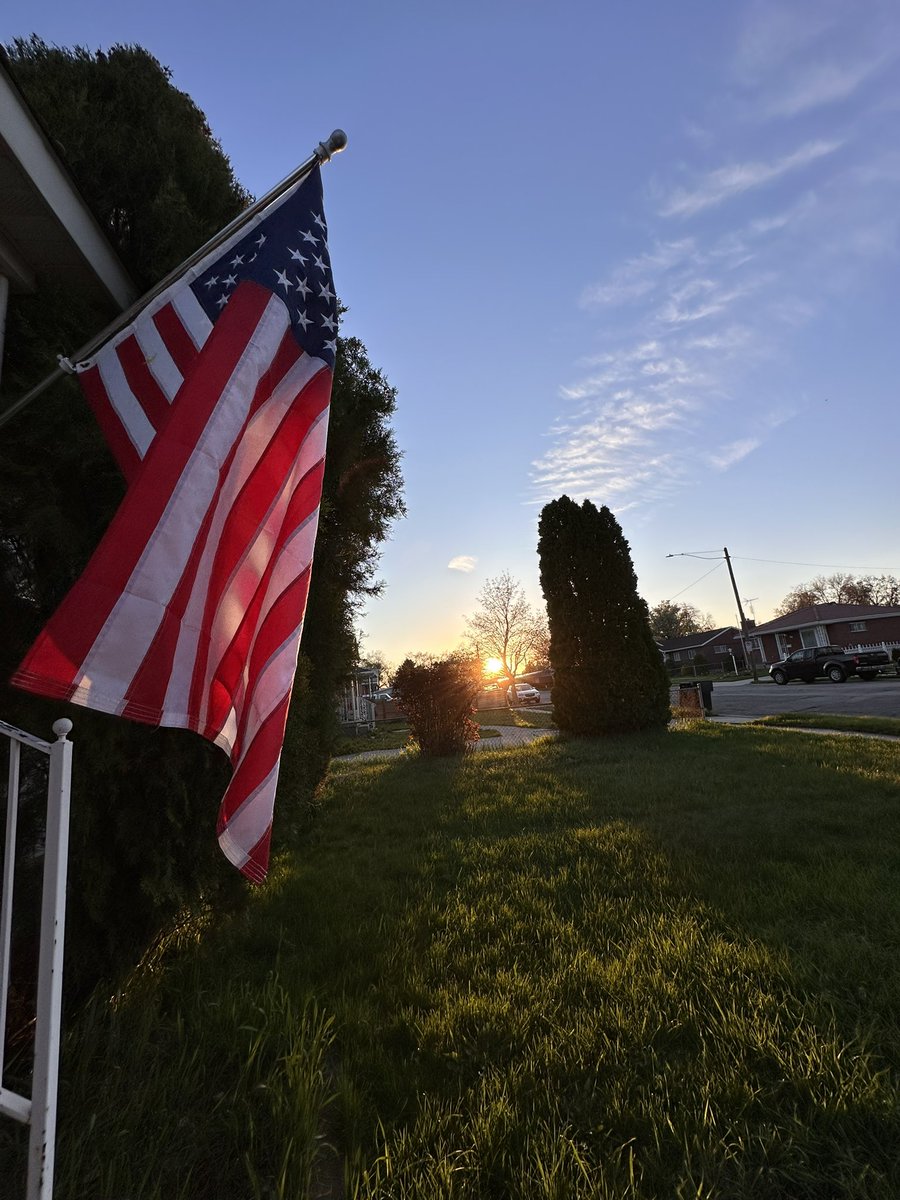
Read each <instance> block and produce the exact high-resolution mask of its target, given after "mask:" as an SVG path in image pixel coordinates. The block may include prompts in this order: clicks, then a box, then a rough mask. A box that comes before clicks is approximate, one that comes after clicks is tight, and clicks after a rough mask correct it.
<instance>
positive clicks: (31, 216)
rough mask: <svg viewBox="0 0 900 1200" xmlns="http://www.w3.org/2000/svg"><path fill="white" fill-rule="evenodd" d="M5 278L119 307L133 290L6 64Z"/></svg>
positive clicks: (1, 85) (1, 119)
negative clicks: (44, 283)
mask: <svg viewBox="0 0 900 1200" xmlns="http://www.w3.org/2000/svg"><path fill="white" fill-rule="evenodd" d="M0 272H2V273H3V274H6V275H7V276H8V278H9V280H10V284H11V285H12V288H13V290H15V291H25V292H30V291H34V290H35V288H36V286H37V282H36V281H37V280H39V279H40V278H41V277H42V276H43V277H47V278H50V279H53V280H54V281H57V282H69V283H71V284H72V285H73V287H81V288H85V287H87V289H88V290H89V291H90V292H93V293H96V292H97V291H100V292H102V293H105V295H106V296H108V297H109V298H111V299H112V300H113V301H114V302H115V303H116V305H118V307H119V308H121V309H124V308H127V307H128V306H129V305H130V304H131V303H132V302H133V301H134V299H135V296H136V291H135V287H134V284H133V283H132V281H131V279H130V278H129V276H128V274H127V272H126V271H125V269H124V267H123V266H122V264H121V262H120V261H119V259H118V257H117V255H116V253H115V251H114V250H113V249H112V247H111V245H110V244H109V242H108V241H107V239H106V237H105V236H104V234H103V231H102V230H101V228H100V226H99V225H98V224H97V221H96V219H95V218H94V216H93V214H92V213H91V212H90V210H89V209H88V208H87V206H86V205H85V203H84V200H83V199H82V198H81V196H80V195H79V193H78V191H77V189H76V188H75V186H74V184H73V183H72V180H71V179H70V177H69V175H68V172H67V171H66V169H65V167H64V166H63V165H62V163H61V162H60V160H59V158H58V157H57V156H56V154H55V152H54V151H53V149H52V147H51V146H50V144H49V142H48V141H47V138H46V136H45V134H44V132H43V130H42V129H41V127H40V126H39V125H38V123H37V121H36V120H35V118H34V117H33V116H32V114H31V112H30V111H29V109H28V107H27V105H26V104H25V102H24V101H23V99H22V97H21V95H20V93H19V91H18V89H17V88H16V87H15V85H14V84H13V83H12V81H11V79H10V78H9V76H8V74H7V72H6V70H5V69H4V68H3V66H2V64H0Z"/></svg>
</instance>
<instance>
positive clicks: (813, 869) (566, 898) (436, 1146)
mask: <svg viewBox="0 0 900 1200" xmlns="http://www.w3.org/2000/svg"><path fill="white" fill-rule="evenodd" d="M892 749H893V748H892V747H883V748H880V749H876V748H875V747H867V748H866V750H865V751H861V750H860V748H859V746H858V745H856V744H854V745H853V746H852V747H848V745H847V743H846V742H844V743H840V742H838V741H837V739H823V738H817V737H803V736H798V738H797V740H793V738H792V737H788V736H786V735H784V734H780V733H767V732H766V731H764V730H755V729H740V730H735V729H728V728H725V727H721V726H698V727H697V728H695V729H692V730H687V731H683V732H680V733H678V734H666V735H661V736H659V737H645V738H618V739H610V740H607V741H588V740H584V741H568V742H547V741H544V742H542V743H540V744H537V745H531V746H527V747H522V748H521V749H518V750H505V751H502V752H493V751H487V750H485V751H479V752H478V753H477V755H470V756H467V757H466V758H464V759H461V760H450V761H438V760H427V759H422V758H417V757H405V756H404V757H401V758H395V759H388V760H379V761H376V762H371V763H356V764H352V765H350V764H341V765H336V766H335V767H334V768H333V770H332V773H331V776H330V778H329V781H328V783H327V785H326V787H325V788H324V789H323V791H322V794H321V808H320V811H319V814H318V817H317V819H316V820H315V821H313V822H312V823H309V822H306V821H301V820H298V821H297V824H296V830H295V832H294V834H293V835H292V837H293V845H292V849H291V850H290V851H285V852H283V853H282V854H281V855H279V856H278V858H277V859H276V862H275V865H274V868H273V872H272V876H271V878H270V881H269V883H268V884H267V885H266V886H265V887H263V888H261V889H258V890H257V891H256V892H255V893H254V894H253V897H252V901H251V903H250V904H249V905H248V907H247V910H246V911H245V912H243V913H242V914H239V915H238V916H235V917H232V918H229V919H227V920H224V921H219V922H217V923H212V922H209V921H207V922H206V923H205V924H204V923H198V924H197V925H196V927H192V926H190V924H188V925H187V926H186V927H185V929H184V930H183V931H182V935H181V936H180V938H176V939H174V941H173V944H172V945H171V947H169V948H164V952H162V953H160V954H159V955H158V956H157V957H156V959H155V960H154V961H153V962H151V963H149V964H148V965H147V968H146V969H145V971H144V972H143V974H142V976H141V977H140V978H139V979H138V980H136V981H135V982H134V983H133V984H132V986H131V987H130V989H126V991H125V994H124V996H123V997H122V998H121V999H120V1000H119V1001H118V1003H117V1005H116V1008H115V1011H113V1012H112V1013H110V1012H109V1010H108V1009H105V1008H102V1006H101V1009H98V1013H97V1015H96V1017H95V1018H91V1019H90V1020H86V1021H84V1022H82V1024H81V1026H80V1028H79V1029H78V1030H77V1031H76V1032H75V1035H74V1036H73V1037H72V1039H71V1040H70V1041H69V1043H68V1045H67V1047H66V1051H65V1058H64V1093H63V1101H62V1103H61V1114H62V1126H61V1141H60V1156H59V1157H60V1173H59V1178H60V1187H59V1188H58V1190H57V1193H58V1196H59V1200H67V1198H68V1197H70V1196H71V1197H75V1196H78V1197H80V1196H82V1195H86V1194H96V1195H109V1196H113V1195H140V1196H142V1197H148V1198H150V1200H155V1198H156V1197H160V1200H161V1198H162V1197H163V1196H165V1197H166V1198H167V1200H169V1198H174V1197H179V1198H181V1197H183V1198H184V1200H188V1197H190V1198H191V1200H203V1198H204V1197H207V1196H209V1197H212V1196H216V1197H223V1198H231V1197H234V1198H235V1200H237V1198H238V1197H240V1198H241V1200H243V1198H244V1197H247V1196H284V1197H293V1196H297V1197H300V1196H304V1195H316V1196H320V1197H325V1196H329V1197H330V1196H338V1195H342V1194H346V1195H353V1196H357V1197H359V1198H361V1200H362V1198H365V1197H369V1198H371V1200H374V1198H375V1197H385V1198H386V1197H391V1198H392V1200H393V1198H395V1197H398V1198H399V1197H415V1198H416V1200H431V1198H432V1197H434V1198H435V1200H436V1198H437V1197H438V1196H440V1197H453V1198H455V1197H465V1198H466V1200H469V1198H470V1197H471V1200H481V1198H482V1197H494V1196H496V1197H504V1198H505V1197H522V1200H526V1198H527V1200H532V1198H533V1197H538V1198H542V1197H547V1198H548V1200H549V1198H550V1197H563V1196H567V1197H585V1198H586V1197H589V1196H600V1197H609V1198H610V1200H612V1198H613V1197H615V1198H616V1200H619V1198H620V1197H621V1198H624V1197H630V1198H632V1200H651V1198H654V1200H655V1198H657V1197H660V1198H662V1197H664V1198H665V1200H668V1198H669V1197H681V1196H683V1197H688V1196H690V1197H695V1198H697V1197H707V1198H708V1200H712V1198H713V1197H715V1198H716V1200H719V1198H726V1197H727V1198H728V1200H740V1198H743V1197H746V1198H747V1200H750V1198H752V1200H758V1198H769V1197H772V1198H774V1197H783V1198H784V1200H788V1198H790V1200H794V1198H797V1197H806V1198H816V1200H818V1198H819V1197H821V1198H822V1200H825V1197H829V1198H830V1197H853V1198H855V1200H863V1198H864V1197H865V1198H867V1200H868V1198H872V1200H874V1198H875V1197H885V1198H887V1197H892V1196H896V1195H898V1194H900V1169H898V1166H897V1164H896V1162H895V1161H894V1159H895V1156H894V1154H893V1149H892V1148H893V1147H894V1146H896V1145H897V1144H898V1141H900V1118H898V1111H900V1105H898V1099H900V1097H898V1089H897V1072H898V1059H900V1054H898V1046H900V1039H898V1030H897V1027H896V1017H895V1014H896V1011H897V1009H898V1004H897V1001H898V999H900V997H898V976H897V966H896V946H897V944H898V932H900V888H898V887H897V882H898V873H900V861H898V853H897V850H896V846H897V844H898V842H897V833H898V832H900V830H898V817H897V802H896V798H895V797H896V783H897V766H896V761H895V759H894V757H893V755H892V754H891V753H890V751H891V750H892ZM286 800H288V798H286V797H282V798H281V801H280V818H281V821H282V840H284V839H285V825H286V824H287V822H286V816H287V813H288V808H289V804H288V803H285V801H286ZM861 989H862V990H861ZM136 1080H139V1081H140V1086H139V1087H137V1088H136V1087H135V1086H134V1085H135V1081H136Z"/></svg>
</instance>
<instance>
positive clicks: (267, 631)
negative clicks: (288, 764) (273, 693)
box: [234, 566, 312, 755]
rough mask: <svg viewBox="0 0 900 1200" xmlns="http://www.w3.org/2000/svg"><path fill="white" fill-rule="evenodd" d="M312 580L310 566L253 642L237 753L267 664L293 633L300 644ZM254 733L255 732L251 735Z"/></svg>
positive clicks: (240, 710) (283, 595)
mask: <svg viewBox="0 0 900 1200" xmlns="http://www.w3.org/2000/svg"><path fill="white" fill-rule="evenodd" d="M311 579H312V567H311V566H310V567H309V568H307V570H305V571H304V572H303V574H302V575H300V576H298V577H297V579H295V580H293V582H292V583H291V584H290V586H289V587H286V588H285V589H284V591H283V592H282V593H281V595H280V596H279V597H278V599H277V600H276V602H275V603H274V604H273V606H272V608H271V610H270V612H269V613H268V614H267V616H266V619H265V621H264V622H263V624H262V628H261V629H260V632H259V636H258V637H257V639H256V642H255V643H254V645H253V651H252V662H251V664H250V666H249V668H248V670H247V671H246V672H244V674H243V676H242V677H241V683H242V682H243V679H244V678H246V679H247V680H248V684H247V688H246V691H243V690H242V691H241V693H240V695H239V697H238V700H239V705H240V707H239V708H238V710H237V712H238V727H237V732H236V734H235V738H234V752H235V753H236V754H238V755H240V754H242V753H243V749H244V744H245V742H246V740H247V730H248V726H249V724H250V720H251V718H252V717H253V715H254V713H255V705H254V701H255V700H256V698H257V692H258V691H259V688H260V686H261V684H263V683H266V685H267V686H268V684H267V681H266V680H265V678H264V675H263V671H264V668H265V667H266V664H267V663H268V662H269V661H270V659H272V658H273V656H274V655H275V654H276V653H277V652H278V651H279V650H280V649H281V647H282V646H283V645H284V644H285V643H286V642H287V641H288V639H289V638H290V637H291V636H295V637H296V638H297V641H298V643H299V627H300V626H301V624H302V620H303V615H304V613H305V611H306V601H307V598H308V596H309V585H310V580H311ZM252 736H253V735H252V734H251V738H252Z"/></svg>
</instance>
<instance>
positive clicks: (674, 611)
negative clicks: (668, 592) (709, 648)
mask: <svg viewBox="0 0 900 1200" xmlns="http://www.w3.org/2000/svg"><path fill="white" fill-rule="evenodd" d="M715 627H716V625H715V622H714V621H713V619H712V616H711V615H710V614H709V613H702V612H700V610H699V609H698V608H695V607H694V606H693V604H673V603H672V601H671V600H663V601H662V602H661V603H660V604H657V605H656V607H655V608H651V609H650V629H651V632H652V633H653V636H654V637H657V638H662V639H664V638H674V637H685V636H686V635H687V634H689V633H704V632H705V631H706V630H708V629H715Z"/></svg>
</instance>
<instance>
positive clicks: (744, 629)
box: [723, 546, 759, 683]
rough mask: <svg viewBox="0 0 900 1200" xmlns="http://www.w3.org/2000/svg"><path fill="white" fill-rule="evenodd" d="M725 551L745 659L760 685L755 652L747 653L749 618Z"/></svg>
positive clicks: (726, 549)
mask: <svg viewBox="0 0 900 1200" xmlns="http://www.w3.org/2000/svg"><path fill="white" fill-rule="evenodd" d="M723 549H724V551H725V562H726V563H727V564H728V574H729V575H730V576H731V586H732V588H733V589H734V602H735V604H736V605H737V609H738V616H739V617H740V619H741V641H742V642H743V643H744V657H745V658H746V659H747V660H748V661H749V663H750V670H751V671H752V672H753V682H754V683H759V676H758V675H757V674H756V660H755V659H754V657H753V652H752V651H750V653H749V654H748V652H747V618H746V617H745V616H744V610H743V608H742V607H741V598H740V596H739V595H738V590H737V584H736V583H735V582H734V571H732V569H731V558H730V556H729V554H728V547H727V546H725V547H723Z"/></svg>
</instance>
